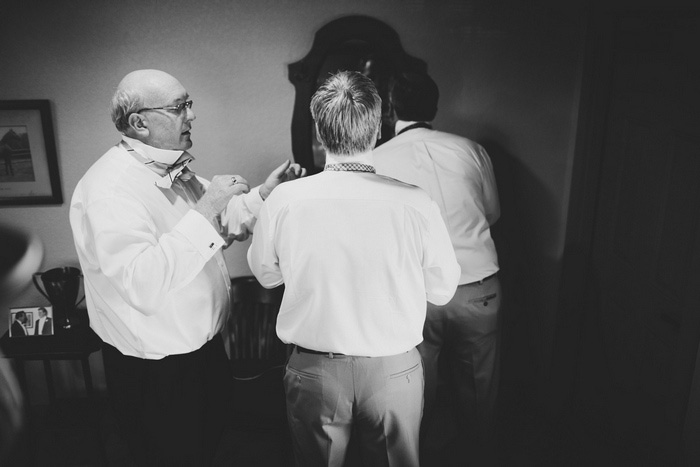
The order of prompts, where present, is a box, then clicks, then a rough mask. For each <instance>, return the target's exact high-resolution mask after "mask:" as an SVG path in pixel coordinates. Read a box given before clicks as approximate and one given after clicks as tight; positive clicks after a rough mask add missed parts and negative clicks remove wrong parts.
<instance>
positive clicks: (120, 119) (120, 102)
mask: <svg viewBox="0 0 700 467" xmlns="http://www.w3.org/2000/svg"><path fill="white" fill-rule="evenodd" d="M142 107H143V99H142V98H141V96H140V95H138V93H136V92H134V91H129V90H126V89H117V91H116V92H115V93H114V96H112V102H111V110H112V121H113V122H114V126H116V127H117V130H119V131H120V132H121V133H124V132H125V131H126V130H127V129H128V128H129V115H131V114H132V113H134V112H137V111H138V110H139V109H141V108H142Z"/></svg>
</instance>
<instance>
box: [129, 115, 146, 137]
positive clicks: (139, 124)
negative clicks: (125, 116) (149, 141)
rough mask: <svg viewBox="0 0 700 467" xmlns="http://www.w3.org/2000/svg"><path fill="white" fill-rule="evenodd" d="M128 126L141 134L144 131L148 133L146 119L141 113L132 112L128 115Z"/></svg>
mask: <svg viewBox="0 0 700 467" xmlns="http://www.w3.org/2000/svg"><path fill="white" fill-rule="evenodd" d="M128 121H129V127H130V128H131V129H132V131H133V132H135V133H137V134H139V135H142V134H144V132H145V133H146V134H148V120H146V119H145V118H144V117H143V116H142V115H141V114H137V113H132V114H131V115H129V120H128Z"/></svg>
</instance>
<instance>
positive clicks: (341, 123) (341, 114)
mask: <svg viewBox="0 0 700 467" xmlns="http://www.w3.org/2000/svg"><path fill="white" fill-rule="evenodd" d="M310 108H311V116H312V117H313V119H314V121H315V122H316V128H317V131H318V138H319V140H320V142H321V144H322V145H323V147H324V148H325V149H326V150H327V151H329V152H330V153H332V154H338V155H352V154H357V153H360V152H365V151H369V150H371V149H373V146H374V143H375V136H376V134H377V131H378V129H379V128H380V125H381V121H382V99H381V97H379V93H378V92H377V88H376V87H375V85H374V83H373V82H372V80H371V79H369V78H368V77H366V76H364V75H363V74H362V73H358V72H355V71H339V72H338V73H336V74H335V75H332V76H331V77H330V78H328V79H327V80H326V82H325V83H323V84H322V85H321V87H319V88H318V90H317V91H316V93H315V94H314V95H313V97H312V98H311V106H310Z"/></svg>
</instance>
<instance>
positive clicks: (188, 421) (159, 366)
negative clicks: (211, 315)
mask: <svg viewBox="0 0 700 467" xmlns="http://www.w3.org/2000/svg"><path fill="white" fill-rule="evenodd" d="M102 354H103V358H104V366H105V377H106V380H107V389H108V391H109V396H110V400H111V402H112V407H113V409H114V412H115V415H116V418H117V421H118V422H119V427H120V430H121V434H122V436H123V437H124V439H125V440H126V442H127V445H128V446H129V450H130V452H131V455H132V457H133V460H134V462H135V464H136V465H138V466H149V467H155V466H188V467H189V466H209V465H211V463H212V460H213V458H214V455H215V453H216V449H217V448H218V444H219V441H220V440H221V437H222V435H223V432H224V429H225V427H226V423H227V421H228V417H229V415H230V410H229V408H230V403H231V402H230V401H231V397H232V389H233V380H232V375H231V373H230V367H229V365H228V358H227V355H226V351H225V350H224V344H223V340H222V339H221V336H220V335H217V336H215V337H214V338H213V339H212V340H210V341H209V342H208V343H206V344H205V345H204V346H203V347H201V348H200V349H199V350H196V351H194V352H191V353H187V354H181V355H170V356H168V357H165V358H163V359H161V360H145V359H141V358H136V357H130V356H125V355H123V354H122V353H121V352H119V351H118V350H117V349H116V348H114V347H112V346H111V345H109V344H104V345H103V349H102Z"/></svg>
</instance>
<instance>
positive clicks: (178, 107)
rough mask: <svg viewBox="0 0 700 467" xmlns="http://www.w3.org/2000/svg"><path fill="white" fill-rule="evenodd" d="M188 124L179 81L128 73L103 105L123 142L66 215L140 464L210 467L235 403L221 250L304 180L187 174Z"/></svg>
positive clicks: (289, 174) (89, 177)
mask: <svg viewBox="0 0 700 467" xmlns="http://www.w3.org/2000/svg"><path fill="white" fill-rule="evenodd" d="M194 119H195V114H194V111H193V110H192V101H191V100H190V97H189V94H188V93H187V91H186V90H185V88H184V87H183V86H182V85H181V84H180V82H179V81H178V80H177V79H175V78H174V77H172V76H171V75H169V74H167V73H165V72H162V71H158V70H138V71H134V72H132V73H129V74H128V75H127V76H125V77H124V79H123V80H122V81H121V82H120V83H119V86H118V88H117V90H116V92H115V94H114V97H113V98H112V120H113V121H114V124H115V126H116V128H117V130H119V132H120V133H121V135H122V138H121V141H119V142H118V144H116V145H115V146H113V147H112V148H110V149H109V150H108V151H107V152H106V153H105V154H104V155H103V156H102V157H101V158H100V159H99V160H97V161H96V162H95V163H94V164H93V166H92V167H90V169H89V170H88V171H87V173H86V174H85V175H84V176H83V178H82V179H81V180H80V181H79V182H78V184H77V186H76V188H75V192H74V194H73V198H72V201H71V207H70V223H71V227H72V229H73V236H74V240H75V245H76V249H77V252H78V258H79V260H80V264H81V267H82V270H83V274H84V279H85V292H86V298H87V305H88V313H89V315H90V326H91V327H92V328H93V329H94V331H95V332H96V333H97V334H98V335H99V336H100V337H101V338H102V340H103V341H104V346H103V358H104V365H105V377H106V380H107V388H108V390H109V395H110V399H111V402H112V404H113V408H114V410H115V414H116V416H117V418H118V421H119V424H120V427H121V429H122V434H123V436H124V437H125V439H126V440H127V443H128V445H129V448H130V450H131V454H132V456H133V458H134V461H135V463H136V464H137V465H144V466H145V465H148V466H154V465H209V464H211V461H212V458H213V456H214V454H215V452H216V448H217V445H218V442H219V440H220V438H221V435H222V433H223V430H224V428H225V423H226V417H227V410H226V409H227V404H228V401H229V399H230V397H231V387H230V385H231V378H230V373H229V367H228V360H227V356H226V353H225V350H224V346H223V341H222V339H221V336H220V335H219V331H220V330H221V328H222V326H223V324H224V322H225V321H226V314H227V313H228V311H229V290H230V278H229V273H228V270H227V269H226V263H225V261H224V256H223V253H222V250H223V249H224V248H226V247H227V246H228V245H229V244H230V243H231V242H232V241H234V240H243V239H246V238H247V237H248V236H249V235H250V233H251V231H252V227H253V224H254V222H255V218H256V216H257V214H258V212H259V210H260V208H261V206H262V204H263V200H264V199H265V198H266V197H267V196H268V195H269V194H270V193H271V192H272V190H273V189H274V188H275V187H276V186H277V185H279V184H280V183H282V182H284V181H286V180H289V179H294V178H297V177H300V176H303V175H304V173H303V170H302V169H301V168H300V167H299V166H298V165H297V164H290V162H289V161H286V162H285V163H283V164H282V165H280V166H279V167H278V168H277V169H275V170H274V171H273V172H272V173H271V174H270V175H269V176H268V178H267V180H265V182H264V183H263V184H262V185H260V186H259V187H256V188H252V189H250V188H249V186H248V183H247V182H246V180H245V179H244V178H243V177H241V176H240V175H230V174H229V175H217V176H214V177H213V178H212V180H211V182H209V181H207V180H205V179H203V178H201V177H199V176H196V175H195V174H194V172H192V171H191V170H190V168H191V166H192V161H193V160H194V158H193V157H192V156H191V155H190V154H189V153H188V152H187V150H188V149H190V147H191V146H192V140H191V134H190V132H191V129H192V122H193V121H194Z"/></svg>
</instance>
